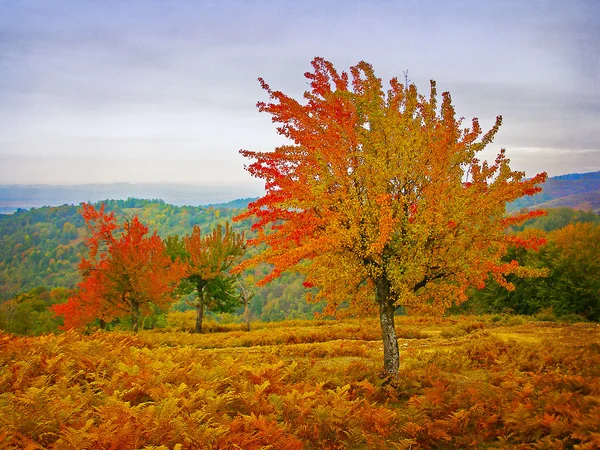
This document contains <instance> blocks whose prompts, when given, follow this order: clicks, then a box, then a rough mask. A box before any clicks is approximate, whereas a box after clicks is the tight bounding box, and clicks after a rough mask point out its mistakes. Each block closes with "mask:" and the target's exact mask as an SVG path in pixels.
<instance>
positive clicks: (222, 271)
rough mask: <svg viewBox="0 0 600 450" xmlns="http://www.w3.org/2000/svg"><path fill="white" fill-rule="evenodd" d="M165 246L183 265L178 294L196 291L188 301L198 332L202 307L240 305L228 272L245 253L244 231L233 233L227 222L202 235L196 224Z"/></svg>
mask: <svg viewBox="0 0 600 450" xmlns="http://www.w3.org/2000/svg"><path fill="white" fill-rule="evenodd" d="M167 249H168V253H169V255H171V258H172V259H174V260H175V259H177V258H179V259H180V260H181V261H182V262H183V264H184V267H185V274H184V276H183V280H182V282H181V284H180V286H179V293H181V294H190V293H192V292H193V291H196V299H195V300H194V301H193V302H189V304H190V306H193V307H194V308H195V309H196V332H197V333H202V321H203V318H204V311H205V310H210V311H214V312H231V311H232V310H233V309H234V308H235V307H236V306H238V305H239V298H238V296H237V295H235V286H234V280H233V279H232V278H230V277H229V274H228V273H229V269H231V268H232V267H233V266H234V265H235V264H237V263H238V261H239V259H240V258H241V257H242V255H243V254H244V251H245V244H244V234H243V233H242V234H239V233H235V232H234V231H233V230H232V228H231V226H230V225H229V222H226V223H225V227H224V228H223V226H222V225H217V227H216V228H215V229H214V230H213V231H212V232H211V233H210V234H208V235H206V236H204V237H203V236H202V232H201V230H200V227H198V226H195V227H194V228H193V229H192V234H190V235H186V236H185V237H183V238H182V239H179V236H171V237H169V238H167Z"/></svg>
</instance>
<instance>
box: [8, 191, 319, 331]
mask: <svg viewBox="0 0 600 450" xmlns="http://www.w3.org/2000/svg"><path fill="white" fill-rule="evenodd" d="M249 200H250V199H240V200H235V201H233V202H230V203H224V204H218V205H212V206H175V205H171V204H168V203H165V202H164V201H162V200H140V199H133V198H130V199H127V200H107V201H104V202H103V203H104V204H105V205H106V208H107V210H108V211H114V212H115V214H116V216H117V217H125V216H127V217H132V216H134V215H138V216H139V218H140V220H141V221H142V222H143V223H144V224H146V225H148V226H149V228H150V229H151V230H156V231H157V232H158V234H159V235H160V236H162V237H163V238H164V237H166V236H169V235H180V236H183V235H185V234H188V233H190V232H191V230H192V227H194V226H195V225H197V226H199V227H200V228H201V230H203V231H204V232H208V231H210V230H212V229H213V228H214V227H215V226H216V225H217V224H219V223H224V222H225V221H229V222H231V219H232V218H233V217H234V216H235V215H237V214H239V213H240V212H241V211H242V210H243V208H245V206H246V205H247V204H248V201H249ZM78 210H79V207H78V206H73V205H63V206H56V207H50V206H45V207H42V208H35V209H31V210H30V211H25V210H19V211H17V212H15V213H14V214H10V215H0V301H2V300H7V299H10V298H13V297H14V296H15V295H17V294H19V293H23V292H27V291H29V290H31V289H33V288H36V287H38V286H44V287H46V288H48V289H52V288H55V287H65V288H73V287H75V285H76V284H77V283H78V282H79V274H78V271H77V266H78V264H79V261H80V260H81V256H82V255H83V254H85V251H86V247H85V245H84V243H83V240H84V237H85V233H86V230H85V227H84V222H83V219H82V218H81V216H80V214H79V212H78ZM250 225H251V223H250V222H249V221H244V222H240V223H235V224H234V229H235V230H237V231H244V232H245V233H246V236H247V237H251V230H250ZM252 251H256V249H250V252H252ZM267 272H268V268H266V267H258V268H256V269H254V270H253V271H252V272H251V273H252V275H253V276H254V278H255V279H260V278H262V277H263V276H264V275H266V274H267ZM302 281H303V279H302V278H301V277H300V276H298V275H297V274H293V273H291V274H284V275H283V276H282V277H281V278H280V279H278V280H276V281H275V282H273V283H270V284H269V285H268V286H266V287H263V288H261V289H257V290H256V295H255V298H254V300H253V302H252V307H251V313H252V315H253V316H254V317H260V318H261V319H262V320H267V321H269V320H281V319H284V318H307V317H312V316H313V313H314V311H315V307H316V306H315V305H308V304H306V302H305V301H304V297H305V293H306V290H305V288H304V286H303V285H302Z"/></svg>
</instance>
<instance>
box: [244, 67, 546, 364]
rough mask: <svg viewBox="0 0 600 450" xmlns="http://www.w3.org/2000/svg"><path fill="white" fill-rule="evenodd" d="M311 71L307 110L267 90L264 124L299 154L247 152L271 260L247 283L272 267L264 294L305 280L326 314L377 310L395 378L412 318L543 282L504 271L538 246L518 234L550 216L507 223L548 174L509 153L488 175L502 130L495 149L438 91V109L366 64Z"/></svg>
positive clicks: (260, 240)
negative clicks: (522, 226) (495, 284)
mask: <svg viewBox="0 0 600 450" xmlns="http://www.w3.org/2000/svg"><path fill="white" fill-rule="evenodd" d="M312 66H313V71H312V72H308V73H306V75H305V76H306V78H307V79H308V80H309V82H310V90H309V91H307V92H306V93H305V94H304V98H305V99H306V102H305V103H304V104H301V103H300V102H298V101H297V100H295V99H293V98H291V97H289V96H287V95H285V94H284V93H282V92H280V91H274V90H272V89H271V88H270V87H269V86H268V85H267V84H266V82H265V81H264V80H263V79H259V81H260V83H261V85H262V87H263V89H265V90H266V91H267V92H268V94H269V96H270V99H271V101H270V102H269V103H264V102H259V103H258V109H259V111H261V112H266V113H268V114H271V116H272V120H273V122H276V123H278V124H280V125H279V127H278V132H279V134H281V135H283V136H285V137H287V138H288V139H290V140H291V141H292V143H290V144H289V145H282V146H280V147H277V148H276V149H275V150H273V151H269V152H257V151H249V150H241V154H242V155H243V156H245V157H248V158H251V159H253V160H254V161H253V162H252V163H251V164H250V165H249V166H248V167H247V170H248V171H249V172H250V174H251V175H253V176H255V177H257V178H261V179H263V180H264V181H265V190H266V194H265V195H264V196H263V197H261V198H260V199H258V200H256V201H254V202H253V203H251V204H250V205H249V208H248V212H246V213H245V214H242V215H240V216H238V217H237V220H241V219H244V218H248V217H251V216H256V218H257V219H258V220H257V222H256V223H255V225H254V227H253V228H254V229H255V230H257V231H260V232H261V233H260V234H259V237H257V238H256V239H252V240H249V243H250V244H252V245H262V244H267V246H266V249H265V250H264V251H262V252H260V253H259V254H258V255H256V256H254V257H253V258H250V259H248V260H247V261H245V262H244V263H243V264H242V265H241V266H240V267H239V268H238V269H237V270H243V269H244V268H246V267H248V266H251V265H254V264H259V263H262V262H266V263H269V264H272V265H273V267H274V268H273V271H272V272H271V273H270V274H269V275H268V276H267V277H265V278H264V279H263V280H261V281H260V283H262V284H264V283H266V282H268V281H270V280H272V279H274V278H275V277H277V276H279V275H280V274H281V273H282V272H283V271H285V270H288V269H292V268H294V269H296V270H299V271H301V272H302V273H304V274H306V283H305V284H306V285H308V286H311V285H314V286H316V287H318V288H319V293H318V294H317V295H316V297H315V299H316V300H319V299H326V300H327V302H328V306H327V307H326V310H325V311H326V312H329V313H333V312H335V311H336V310H338V308H339V307H340V306H341V305H343V304H346V303H344V302H349V303H348V304H349V305H350V306H349V308H348V312H350V313H354V314H365V313H371V312H376V310H378V313H379V318H380V323H381V329H382V337H383V344H384V369H385V372H386V373H387V374H389V375H394V374H397V372H398V368H399V352H398V343H397V339H396V334H395V328H394V313H395V310H396V309H397V308H398V307H399V306H403V307H405V308H408V309H425V310H430V311H442V310H443V309H444V308H446V307H448V306H449V305H450V304H451V303H452V302H453V301H454V302H460V301H463V300H464V299H465V298H466V296H465V290H466V289H467V288H468V287H469V286H471V285H475V286H483V285H484V283H485V280H486V279H487V275H488V274H489V273H492V274H493V275H494V277H495V279H497V280H499V281H501V282H503V283H504V285H506V286H507V287H509V288H510V287H511V286H510V285H509V284H507V283H506V282H505V281H504V277H505V276H506V275H508V274H510V273H517V274H519V275H526V274H528V273H530V272H529V271H528V270H527V269H526V268H523V267H519V266H518V264H516V263H512V262H511V263H508V264H506V263H502V261H501V257H502V255H503V254H504V253H505V252H506V249H507V246H508V245H509V244H511V243H512V242H518V243H519V245H521V246H525V247H529V246H532V245H537V244H539V242H538V241H536V240H533V241H531V240H527V239H524V240H519V239H518V238H516V237H513V236H509V235H507V234H506V233H505V229H506V227H507V226H509V225H511V224H515V223H521V222H523V221H525V220H526V219H527V218H529V217H531V216H534V215H536V214H538V213H528V214H522V215H519V216H515V217H512V218H510V219H507V218H505V205H506V203H507V202H510V201H513V200H515V199H517V198H519V197H522V196H524V195H532V194H535V193H536V192H538V191H540V188H539V187H537V185H538V183H541V182H543V181H544V180H545V178H546V174H545V173H542V174H539V175H537V176H535V177H534V178H532V179H526V178H525V174H524V173H523V172H516V171H512V170H511V169H510V167H509V160H508V159H507V158H506V156H505V152H504V150H501V151H500V153H499V154H498V156H497V158H496V160H495V162H494V163H493V164H488V163H487V162H481V161H479V160H478V159H477V158H476V157H475V156H476V154H477V153H479V152H481V151H482V150H483V149H484V148H485V147H486V146H487V145H488V144H489V143H490V142H492V139H493V138H494V136H495V134H496V132H497V131H498V129H499V127H500V125H501V121H502V120H501V117H497V119H496V123H495V125H494V126H493V127H492V128H491V130H490V131H488V132H487V133H485V134H483V136H481V135H482V131H481V127H480V125H479V122H478V120H477V119H473V120H472V125H471V128H462V120H461V119H456V117H455V112H454V108H453V106H452V102H451V98H450V94H449V93H447V92H446V93H444V94H442V102H441V105H440V106H439V108H438V99H437V92H436V85H435V82H433V81H432V82H431V88H430V93H429V98H425V97H424V96H423V95H420V94H418V92H417V89H416V87H415V85H413V84H410V85H408V84H407V85H403V84H401V83H399V82H398V80H397V79H395V78H394V79H392V80H391V82H390V89H389V90H387V92H385V91H384V90H383V87H382V83H381V80H380V79H379V78H377V77H376V76H375V74H374V72H373V68H372V67H371V66H370V65H369V64H367V63H365V62H360V63H358V64H357V65H356V66H354V67H352V68H351V69H350V76H349V75H348V74H347V73H345V72H342V73H339V72H338V71H337V70H336V69H335V68H334V67H333V65H332V64H331V63H330V62H328V61H325V60H324V59H322V58H315V59H314V60H313V61H312Z"/></svg>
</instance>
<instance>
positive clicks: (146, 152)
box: [0, 0, 600, 186]
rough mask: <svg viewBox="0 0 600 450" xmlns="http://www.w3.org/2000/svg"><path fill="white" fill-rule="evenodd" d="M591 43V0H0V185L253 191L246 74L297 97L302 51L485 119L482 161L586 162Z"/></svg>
mask: <svg viewBox="0 0 600 450" xmlns="http://www.w3.org/2000/svg"><path fill="white" fill-rule="evenodd" d="M599 48H600V2H598V1H597V0H570V1H564V0H498V1H492V0H458V1H451V0H396V1H392V0H389V1H387V0H381V1H379V0H371V1H358V0H356V1H354V0H347V1H344V0H337V1H327V0H295V1H294V0H273V1H266V0H265V1H260V0H246V1H243V0H239V1H230V0H214V1H213V0H196V1H183V0H172V1H162V0H161V1H159V0H139V1H135V0H118V1H117V0H114V1H111V0H104V1H100V0H73V1H67V0H38V1H27V0H0V184H12V183H19V184H21V183H22V184H26V183H49V184H80V183H104V182H117V181H125V182H132V183H139V182H169V183H171V182H175V183H194V184H245V183H251V184H250V185H253V186H257V184H256V183H257V181H256V180H255V181H254V182H253V181H252V180H251V178H250V177H249V175H247V174H246V173H245V171H244V169H243V165H244V162H245V161H244V160H243V158H242V157H241V156H239V155H238V150H239V149H241V148H245V149H253V150H269V149H271V148H273V147H274V146H276V145H278V144H280V143H282V142H283V140H282V138H280V137H278V136H277V135H276V133H275V128H274V125H273V124H271V122H270V117H269V116H267V115H265V114H259V113H258V112H257V109H256V102H257V101H259V100H266V95H265V93H264V92H263V91H262V90H261V89H260V86H259V84H258V82H257V81H256V80H257V78H258V77H259V76H262V77H264V78H265V80H266V81H267V82H268V83H269V84H270V85H271V86H272V87H273V88H275V89H278V90H282V91H284V92H286V93H288V94H290V95H294V96H298V97H299V96H301V94H302V92H303V91H304V90H305V89H306V88H307V84H306V81H305V79H304V77H303V73H304V72H306V71H307V70H309V69H310V61H311V59H312V58H313V57H315V56H322V57H324V58H326V59H328V60H330V61H332V62H333V63H334V65H335V66H336V67H337V68H338V69H347V68H348V67H349V66H351V65H354V64H356V63H357V62H358V61H360V60H365V61H367V62H369V63H371V64H372V65H373V66H374V68H375V71H376V73H377V74H378V76H380V77H381V78H383V80H384V82H387V81H388V80H389V79H390V78H392V77H394V76H399V77H400V78H402V76H403V72H404V71H405V70H408V74H409V77H410V79H411V80H412V81H413V82H415V83H416V84H417V86H418V87H419V88H420V89H421V90H423V91H424V92H426V91H427V89H428V80H429V79H435V80H436V81H437V83H438V88H439V90H440V91H441V90H449V91H450V92H451V94H452V98H453V100H454V104H455V107H456V111H457V114H458V115H459V116H464V117H466V118H467V119H470V118H471V117H479V119H480V121H481V123H482V125H483V126H484V127H486V126H488V127H489V126H490V125H491V124H492V123H493V120H494V118H495V116H496V115H499V114H501V115H503V117H504V125H503V127H502V128H501V130H500V133H499V134H498V136H497V138H496V141H495V142H494V144H493V145H492V146H491V147H490V151H489V152H488V156H489V157H491V156H492V154H495V153H497V151H498V150H499V149H500V148H501V147H504V148H506V149H507V153H508V155H509V157H510V158H511V161H512V166H513V168H515V169H519V170H524V171H525V172H526V173H527V174H528V175H530V176H531V175H534V174H535V173H537V172H540V171H547V172H548V173H549V174H550V175H559V174H563V173H571V172H590V171H598V170H600V81H599V80H600V75H599V74H600V60H599V57H598V55H599V50H598V49H599ZM252 183H254V184H252Z"/></svg>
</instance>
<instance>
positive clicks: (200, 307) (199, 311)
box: [196, 290, 204, 333]
mask: <svg viewBox="0 0 600 450" xmlns="http://www.w3.org/2000/svg"><path fill="white" fill-rule="evenodd" d="M203 318H204V292H202V290H200V291H198V304H197V305H196V333H202V319H203Z"/></svg>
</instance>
